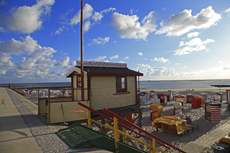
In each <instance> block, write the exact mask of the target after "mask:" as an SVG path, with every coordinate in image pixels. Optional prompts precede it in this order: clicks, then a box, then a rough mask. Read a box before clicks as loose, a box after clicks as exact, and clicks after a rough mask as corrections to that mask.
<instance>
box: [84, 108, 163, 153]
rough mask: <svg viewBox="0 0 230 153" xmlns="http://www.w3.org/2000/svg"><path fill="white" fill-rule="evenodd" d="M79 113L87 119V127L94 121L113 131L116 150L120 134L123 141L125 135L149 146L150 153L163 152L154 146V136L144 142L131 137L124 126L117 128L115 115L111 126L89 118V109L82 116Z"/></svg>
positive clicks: (124, 141) (124, 140)
mask: <svg viewBox="0 0 230 153" xmlns="http://www.w3.org/2000/svg"><path fill="white" fill-rule="evenodd" d="M80 115H81V116H82V117H84V118H86V119H87V120H88V127H89V128H91V122H94V123H96V124H99V125H101V126H103V127H106V128H108V129H110V130H112V131H114V140H115V149H116V150H118V147H119V146H118V134H121V135H122V136H123V143H126V137H127V138H130V139H132V140H134V141H137V142H139V143H141V144H143V145H145V146H147V147H148V148H149V153H151V152H153V153H155V152H156V150H158V151H160V152H163V153H165V152H164V151H163V150H161V149H158V148H156V142H155V139H154V138H152V140H149V143H146V142H143V141H141V140H139V139H137V138H135V137H132V136H130V135H128V134H127V133H125V128H124V127H123V129H122V131H121V130H118V122H117V118H116V117H114V118H113V125H114V126H113V127H112V126H110V125H108V124H105V125H104V124H101V123H99V122H97V121H95V120H93V119H91V114H90V111H88V112H87V116H84V115H82V114H80ZM166 149H167V148H166ZM116 153H118V151H116Z"/></svg>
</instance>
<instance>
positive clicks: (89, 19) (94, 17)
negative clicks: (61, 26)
mask: <svg viewBox="0 0 230 153" xmlns="http://www.w3.org/2000/svg"><path fill="white" fill-rule="evenodd" d="M93 10H94V9H93V7H92V6H91V5H90V4H88V3H86V4H85V6H84V8H83V22H84V21H85V22H84V31H85V32H87V31H89V29H90V28H91V27H92V26H93V25H94V24H95V23H96V22H98V21H100V20H101V19H102V18H103V17H104V16H103V14H105V13H108V12H112V11H114V10H116V9H115V8H111V7H110V8H108V9H104V10H102V11H100V12H94V13H93ZM80 19H81V10H79V11H78V12H77V13H76V14H75V15H74V16H73V17H72V18H71V19H70V22H69V24H70V25H76V24H78V23H80Z"/></svg>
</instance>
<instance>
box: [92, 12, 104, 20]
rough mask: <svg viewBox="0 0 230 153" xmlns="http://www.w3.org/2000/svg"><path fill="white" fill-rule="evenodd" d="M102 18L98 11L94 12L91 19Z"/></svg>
mask: <svg viewBox="0 0 230 153" xmlns="http://www.w3.org/2000/svg"><path fill="white" fill-rule="evenodd" d="M102 18H103V15H102V14H101V13H99V12H94V14H93V16H92V19H93V20H95V21H98V20H101V19H102Z"/></svg>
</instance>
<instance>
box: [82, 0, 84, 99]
mask: <svg viewBox="0 0 230 153" xmlns="http://www.w3.org/2000/svg"><path fill="white" fill-rule="evenodd" d="M83 73H84V71H83V0H81V100H84V74H83Z"/></svg>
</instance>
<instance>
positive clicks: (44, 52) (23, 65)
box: [16, 46, 56, 70]
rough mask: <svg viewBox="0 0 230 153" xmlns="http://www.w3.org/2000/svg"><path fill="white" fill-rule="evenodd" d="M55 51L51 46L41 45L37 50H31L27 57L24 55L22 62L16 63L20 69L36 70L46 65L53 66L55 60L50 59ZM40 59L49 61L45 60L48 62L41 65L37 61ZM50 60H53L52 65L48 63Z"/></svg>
mask: <svg viewBox="0 0 230 153" xmlns="http://www.w3.org/2000/svg"><path fill="white" fill-rule="evenodd" d="M55 52H56V51H55V50H54V49H53V48H51V47H41V46H40V47H39V48H38V49H36V51H34V52H29V53H28V56H27V57H23V58H22V61H21V62H18V63H16V65H17V69H18V70H35V69H40V68H44V67H47V68H52V67H53V65H52V64H53V62H54V61H55V60H50V58H51V57H52V54H53V53H55ZM39 60H42V61H43V62H44V60H47V62H45V63H46V64H44V65H41V64H38V63H37V62H38V61H39ZM48 61H49V62H51V63H49V64H50V65H48ZM39 63H40V62H39Z"/></svg>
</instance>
